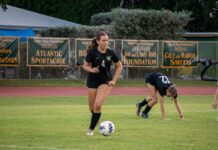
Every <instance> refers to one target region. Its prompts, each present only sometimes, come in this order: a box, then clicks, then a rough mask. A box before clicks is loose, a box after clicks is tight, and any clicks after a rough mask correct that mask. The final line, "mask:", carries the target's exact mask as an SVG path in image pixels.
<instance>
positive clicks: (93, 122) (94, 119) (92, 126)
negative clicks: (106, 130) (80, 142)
mask: <svg viewBox="0 0 218 150" xmlns="http://www.w3.org/2000/svg"><path fill="white" fill-rule="evenodd" d="M100 117H101V113H95V112H93V113H92V119H91V123H90V126H89V129H92V130H94V129H95V126H96V124H97V123H98V121H99V119H100Z"/></svg>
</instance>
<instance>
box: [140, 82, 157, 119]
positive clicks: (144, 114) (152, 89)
mask: <svg viewBox="0 0 218 150" xmlns="http://www.w3.org/2000/svg"><path fill="white" fill-rule="evenodd" d="M147 86H148V90H149V92H150V101H149V102H148V104H147V106H146V107H145V109H144V111H143V112H142V115H141V117H143V118H145V119H146V118H148V112H149V111H150V110H151V108H152V107H153V106H154V105H155V104H157V102H158V100H157V95H156V92H157V90H156V88H155V87H154V86H153V85H151V84H149V83H148V84H147Z"/></svg>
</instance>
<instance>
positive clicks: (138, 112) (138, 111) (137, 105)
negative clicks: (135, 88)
mask: <svg viewBox="0 0 218 150" xmlns="http://www.w3.org/2000/svg"><path fill="white" fill-rule="evenodd" d="M136 109H137V110H136V115H137V116H138V117H139V115H140V112H141V107H140V105H139V103H137V104H136Z"/></svg>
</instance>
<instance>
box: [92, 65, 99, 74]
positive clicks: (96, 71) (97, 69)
mask: <svg viewBox="0 0 218 150" xmlns="http://www.w3.org/2000/svg"><path fill="white" fill-rule="evenodd" d="M91 73H99V66H98V67H93V68H92V69H91Z"/></svg>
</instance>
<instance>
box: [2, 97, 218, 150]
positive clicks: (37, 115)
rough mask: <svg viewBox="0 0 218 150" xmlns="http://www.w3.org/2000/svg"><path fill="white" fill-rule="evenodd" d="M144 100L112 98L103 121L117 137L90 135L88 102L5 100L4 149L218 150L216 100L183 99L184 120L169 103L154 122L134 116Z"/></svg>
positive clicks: (84, 99) (156, 112) (153, 112)
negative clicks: (164, 116)
mask: <svg viewBox="0 0 218 150" xmlns="http://www.w3.org/2000/svg"><path fill="white" fill-rule="evenodd" d="M142 98H143V97H142V96H137V97H136V96H110V97H108V98H107V100H106V102H105V104H104V106H103V113H102V117H101V122H102V121H105V120H111V121H112V122H113V123H114V124H115V127H116V131H115V133H114V134H113V135H112V136H110V137H104V136H102V135H101V134H100V133H99V132H98V129H97V128H96V130H95V134H94V136H93V137H88V136H86V130H87V128H88V126H89V121H90V112H89V110H88V106H87V97H16V98H15V97H1V98H0V114H1V115H0V149H1V150H13V149H18V150H23V149H24V150H25V149H31V150H39V149H47V150H48V149H52V150H60V149H62V150H100V149H104V150H126V149H128V150H175V149H176V150H215V149H217V147H218V143H217V141H218V122H217V121H216V117H217V114H218V113H217V111H213V110H212V109H211V107H210V106H211V101H212V96H182V97H181V98H180V101H181V106H182V109H183V111H184V113H185V119H183V120H181V119H180V118H179V117H178V114H177V112H176V110H175V107H174V105H173V103H172V102H171V101H170V99H166V104H165V106H166V112H167V114H168V118H169V119H170V120H166V121H163V120H161V115H160V111H159V105H157V106H155V107H154V108H153V109H152V110H151V112H150V116H151V118H150V119H148V120H143V119H141V118H138V117H136V115H135V103H136V102H137V101H139V100H141V99H142Z"/></svg>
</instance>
